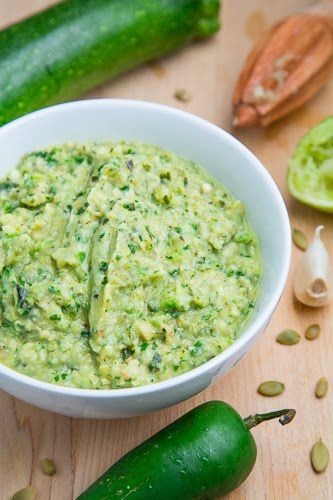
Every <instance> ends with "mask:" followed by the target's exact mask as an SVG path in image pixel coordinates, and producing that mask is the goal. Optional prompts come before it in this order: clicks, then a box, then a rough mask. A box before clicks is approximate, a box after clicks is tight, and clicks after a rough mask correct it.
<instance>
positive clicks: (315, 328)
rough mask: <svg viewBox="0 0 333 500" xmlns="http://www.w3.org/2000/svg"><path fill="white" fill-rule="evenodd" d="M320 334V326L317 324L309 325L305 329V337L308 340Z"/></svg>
mask: <svg viewBox="0 0 333 500" xmlns="http://www.w3.org/2000/svg"><path fill="white" fill-rule="evenodd" d="M319 335H320V326H319V325H317V324H314V325H310V326H308V327H307V329H306V330H305V338H306V339H308V340H314V339H316V338H317V337H319Z"/></svg>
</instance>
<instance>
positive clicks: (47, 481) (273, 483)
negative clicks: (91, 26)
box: [0, 0, 333, 500]
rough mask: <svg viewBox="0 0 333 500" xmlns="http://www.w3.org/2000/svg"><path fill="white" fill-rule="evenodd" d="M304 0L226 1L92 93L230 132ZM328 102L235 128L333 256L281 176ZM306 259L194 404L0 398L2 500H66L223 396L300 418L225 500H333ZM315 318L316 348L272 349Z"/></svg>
mask: <svg viewBox="0 0 333 500" xmlns="http://www.w3.org/2000/svg"><path fill="white" fill-rule="evenodd" d="M51 3H54V2H51V1H47V0H30V1H29V2H26V1H25V0H11V2H8V1H7V0H0V23H1V25H2V26H5V25H7V24H9V23H10V22H13V21H15V20H16V19H19V18H22V17H24V16H26V15H28V14H30V13H32V12H33V11H35V10H38V9H40V8H42V7H44V6H47V5H49V4H51ZM306 3H309V2H306V1H305V0H293V2H289V1H288V0H280V1H279V2H274V1H273V0H269V1H268V0H251V2H244V1H242V0H233V1H232V2H225V5H224V12H223V21H224V28H223V30H222V31H221V32H220V33H219V34H218V35H217V36H216V37H215V38H214V39H212V40H210V41H207V42H205V43H200V44H195V45H194V46H192V47H190V48H187V49H184V50H182V51H180V52H178V53H177V54H176V55H172V56H170V57H167V58H164V59H162V60H161V61H159V62H158V63H154V64H149V65H146V66H144V67H142V68H140V69H138V70H134V71H132V72H130V73H129V74H128V75H126V76H124V77H121V78H118V79H117V80H116V81H115V82H113V83H110V84H107V85H104V86H102V87H100V88H99V89H97V90H95V91H94V92H91V93H90V94H89V96H90V97H109V96H112V97H128V98H135V99H144V100H151V101H156V102H161V103H165V104H169V105H172V106H178V107H180V108H182V109H186V110H188V111H191V112H193V113H195V114H198V115H199V116H202V117H204V118H207V119H208V120H211V121H213V122H214V123H216V124H218V125H220V126H222V127H225V128H227V129H229V128H230V117H231V107H230V98H231V93H232V89H233V86H234V83H235V81H236V78H237V75H238V73H239V70H240V68H241V66H242V62H243V60H244V57H245V55H246V53H247V51H248V49H249V48H250V46H251V43H252V42H253V40H255V39H256V38H257V37H258V36H259V34H260V33H261V32H262V30H263V29H264V28H265V27H267V26H268V25H269V24H271V23H272V22H274V21H275V20H277V19H279V18H281V17H283V16H285V15H287V14H288V13H290V12H292V11H295V10H298V9H301V8H303V7H304V6H305V4H306ZM181 87H185V88H186V89H188V90H189V91H190V93H191V95H192V99H191V101H190V102H189V103H187V104H182V103H179V102H178V101H176V100H175V99H174V97H173V93H174V90H175V89H176V88H181ZM332 102H333V85H332V83H329V84H328V85H327V86H326V87H325V89H323V90H322V91H321V92H320V94H319V95H318V96H317V97H316V98H315V99H313V100H312V101H311V103H309V104H308V105H307V106H306V108H304V109H302V110H300V111H299V112H296V113H294V114H293V115H292V116H291V117H289V118H287V119H285V120H283V121H281V122H280V123H278V124H277V125H274V126H272V127H271V128H269V129H268V130H266V131H247V132H236V131H235V130H232V133H234V134H236V135H237V136H238V137H239V139H240V140H241V141H242V142H244V143H245V144H246V145H247V146H248V147H250V148H251V149H252V150H253V151H254V152H255V154H256V155H257V156H258V157H259V158H260V159H261V160H262V161H263V163H264V164H265V165H266V167H267V168H268V170H269V171H270V172H271V173H272V175H273V177H274V179H275V180H276V182H277V183H278V185H279V187H280V189H281V191H282V193H283V196H284V198H285V200H286V203H287V206H288V210H289V213H290V216H291V221H292V224H293V225H294V226H297V227H300V228H302V229H303V230H304V231H305V232H306V233H307V234H308V236H309V237H311V234H312V232H313V229H314V228H315V226H316V225H318V224H320V223H323V224H325V226H326V228H325V233H324V239H325V241H326V242H327V243H328V244H330V246H331V249H332V247H333V245H332V241H333V225H332V218H331V217H330V216H328V215H324V214H321V213H319V212H315V211H313V210H311V209H308V208H306V207H304V206H301V205H300V204H298V203H296V202H295V201H293V200H292V199H291V198H290V196H289V195H288V193H287V190H286V185H285V174H286V162H287V158H288V156H289V155H290V153H291V152H292V151H293V148H294V146H295V144H296V143H297V140H298V139H299V138H300V137H301V135H302V134H303V133H304V132H305V130H306V129H307V128H308V127H309V126H311V125H313V124H314V123H316V122H317V121H318V120H319V119H321V118H322V117H324V116H325V115H327V114H329V113H332ZM252 188H253V189H255V186H253V187H252ZM258 208H259V209H260V207H258ZM299 257H300V251H298V250H296V249H294V251H293V262H292V269H291V272H290V277H289V281H288V285H287V288H286V291H285V293H284V296H283V299H282V301H281V303H280V305H279V307H278V310H277V311H276V313H275V314H274V317H273V319H272V321H271V323H270V325H269V327H268V329H267V332H266V334H265V335H264V336H263V337H262V339H261V340H260V342H259V343H258V344H257V345H256V346H255V347H254V348H253V349H252V351H251V352H250V353H249V355H248V356H247V357H246V358H245V359H244V360H242V362H241V363H240V364H238V365H237V366H236V367H235V368H234V369H233V371H232V372H231V373H230V374H229V375H228V376H226V377H225V378H224V379H223V380H221V381H220V382H218V383H217V384H215V385H214V386H213V387H211V388H209V389H207V390H206V391H204V392H203V393H201V394H200V395H198V396H197V397H195V398H193V399H191V400H189V401H186V402H184V403H182V404H180V405H177V406H175V407H173V408H170V409H167V410H165V411H161V412H157V413H154V414H152V415H147V416H144V417H139V418H133V419H129V420H115V421H96V420H79V419H69V418H66V417H62V416H59V415H55V414H52V413H48V412H45V411H42V410H39V409H36V408H33V407H31V406H29V405H27V404H25V403H22V402H20V401H18V400H14V398H12V397H10V396H8V395H7V394H5V393H1V394H0V419H1V422H2V425H1V428H0V443H1V446H0V481H1V494H0V497H1V498H4V499H6V498H10V496H11V495H12V494H13V492H15V491H16V490H18V489H19V488H22V487H24V486H26V485H27V484H29V483H30V482H31V483H32V484H34V485H35V487H36V488H37V489H38V491H39V497H38V498H40V499H43V500H44V499H50V500H60V499H61V500H70V499H72V498H73V497H74V496H75V495H77V494H79V493H80V492H81V491H82V490H83V489H84V488H86V487H87V486H88V485H89V484H90V483H91V482H92V481H93V480H95V479H96V478H97V477H98V476H99V475H100V474H101V473H102V472H103V471H104V470H105V469H106V468H107V467H108V466H110V465H111V464H112V463H113V462H114V461H115V460H117V459H118V458H120V457H121V456H122V455H123V454H124V453H125V452H126V451H128V450H129V449H131V448H132V447H133V446H135V445H136V444H138V443H140V442H141V441H142V440H144V439H145V438H147V437H149V436H150V435H151V434H152V433H154V432H156V431H157V430H159V429H160V428H162V427H164V426H165V425H167V424H168V423H170V422H171V421H173V420H174V419H175V418H177V417H178V416H180V415H181V414H183V413H184V412H185V411H188V410H189V409H191V408H192V407H193V406H195V405H198V404H200V403H202V402H203V401H208V400H210V399H224V400H226V401H228V402H229V403H231V404H232V405H234V406H235V407H236V408H238V410H239V411H240V413H241V414H242V415H244V416H245V415H247V414H249V413H252V412H254V411H265V410H270V409H275V408H281V407H286V406H292V407H293V406H294V407H295V408H296V409H297V411H298V415H297V418H296V420H295V421H294V423H293V424H292V425H290V426H288V427H286V428H282V427H280V426H279V425H278V424H276V423H270V424H266V425H263V426H261V427H260V428H258V429H255V430H254V431H253V433H254V435H255V437H256V440H257V443H258V460H257V465H256V467H255V470H254V471H253V473H252V475H251V477H250V479H249V480H248V481H247V482H246V483H245V484H244V485H243V486H242V487H241V488H239V489H238V490H237V491H236V492H234V493H232V494H231V495H230V496H229V499H230V500H239V499H243V498H246V499H247V500H261V499H266V498H267V499H272V498H274V499H278V500H280V499H281V500H282V499H283V500H285V499H310V498H311V499H312V498H316V499H319V500H320V499H330V498H333V481H332V479H333V477H332V468H331V467H330V468H329V469H328V470H327V471H326V473H325V474H322V475H315V474H314V473H313V472H312V470H311V467H310V462H309V450H310V448H311V445H312V443H313V442H314V441H315V440H317V439H318V438H319V437H320V436H321V437H322V438H323V439H324V441H325V442H326V443H327V445H328V446H329V447H330V448H331V449H333V427H332V425H331V423H332V416H333V415H332V413H333V404H332V394H331V393H329V395H328V397H327V398H326V399H324V400H316V399H315V397H314V393H313V391H314V385H315V382H316V380H317V379H318V378H319V377H320V376H322V375H326V376H328V377H329V378H330V380H331V382H333V373H332V371H333V365H332V358H333V342H332V341H331V338H330V336H331V335H332V334H333V327H332V325H331V317H332V313H333V308H332V306H330V307H327V308H324V309H320V310H318V311H316V310H311V309H307V308H305V307H303V306H301V305H299V304H296V303H295V302H294V300H293V296H292V278H293V272H294V268H295V263H296V262H297V260H298V259H299ZM332 257H333V255H332ZM312 322H318V323H320V324H321V326H322V330H323V333H322V336H321V338H320V339H319V340H317V341H314V342H312V343H310V342H308V341H305V340H304V339H302V342H301V343H300V344H298V345H297V346H294V347H290V348H288V347H285V346H281V345H277V344H276V342H275V335H276V333H277V332H278V331H280V330H281V329H283V328H286V327H290V328H295V329H297V330H299V331H300V332H303V331H304V329H305V328H306V327H307V326H308V325H309V324H310V323H312ZM269 378H275V379H280V380H281V381H283V382H285V384H286V391H285V393H284V394H283V395H282V396H280V397H279V398H278V399H276V400H266V399H265V398H263V397H261V396H259V395H257V393H256V388H257V386H258V384H259V383H260V382H262V381H263V380H265V379H269ZM46 456H49V457H52V458H54V460H55V462H56V463H57V466H58V473H57V474H56V476H54V477H52V478H49V477H46V476H44V475H43V474H42V473H41V471H40V467H39V460H40V459H41V458H43V457H46Z"/></svg>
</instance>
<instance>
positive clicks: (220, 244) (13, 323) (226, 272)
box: [0, 142, 260, 389]
mask: <svg viewBox="0 0 333 500" xmlns="http://www.w3.org/2000/svg"><path fill="white" fill-rule="evenodd" d="M0 227H1V232H0V250H1V252H0V297H1V302H0V322H1V326H2V328H1V330H0V331H1V334H0V360H1V362H3V363H4V364H6V365H8V366H10V367H12V368H15V369H16V370H18V371H20V372H22V373H25V374H27V375H30V376H33V377H36V378H39V379H42V380H45V381H48V382H52V383H57V384H61V385H68V386H74V387H86V388H101V389H103V388H110V387H112V388H117V387H128V386H137V385H143V384H147V383H152V382H157V381H160V380H165V379H167V378H170V377H173V376H175V375H178V374H180V373H183V372H185V371H187V370H190V369H191V368H194V367H196V366H199V365H200V364H202V363H204V362H205V361H207V360H209V359H211V358H212V357H214V356H216V355H217V354H218V353H220V352H222V351H223V350H225V349H226V348H227V347H228V346H229V345H231V344H232V343H233V342H234V340H235V338H236V336H237V335H238V333H239V331H240V330H241V328H242V326H243V324H244V322H245V321H246V320H247V318H248V317H249V315H250V314H251V312H252V310H253V305H254V302H255V300H256V297H257V294H258V289H259V281H260V262H259V260H260V259H259V256H258V248H257V247H258V245H257V240H256V237H255V235H254V234H253V231H252V230H251V228H250V227H249V224H248V222H247V219H246V215H245V213H244V208H243V206H242V204H241V202H240V201H238V200H236V199H235V198H234V197H233V196H232V195H231V194H230V193H229V192H228V191H227V190H226V189H225V188H224V187H223V186H221V185H220V184H219V183H218V182H216V181H215V180H213V179H212V178H211V177H210V176H209V175H207V174H206V173H205V172H204V171H203V170H202V169H201V168H200V167H199V166H197V165H195V164H194V163H193V162H191V161H188V160H184V159H182V158H180V157H178V156H176V155H174V154H172V153H169V152H167V151H164V150H161V149H158V148H156V147H154V146H147V145H143V144H139V143H126V142H119V143H113V144H110V143H99V144H82V145H80V144H66V145H63V146H55V147H51V148H48V149H46V150H45V151H37V152H35V153H31V154H28V155H26V156H25V157H24V158H23V159H22V160H21V162H20V163H19V165H18V166H17V167H16V168H15V169H13V170H12V171H11V172H10V173H9V174H8V176H7V177H6V178H5V179H3V180H2V182H1V184H0Z"/></svg>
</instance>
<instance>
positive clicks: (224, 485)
mask: <svg viewBox="0 0 333 500" xmlns="http://www.w3.org/2000/svg"><path fill="white" fill-rule="evenodd" d="M294 416H295V410H280V411H275V412H272V413H266V414H263V415H258V414H256V415H252V416H250V417H247V418H245V419H242V417H241V416H240V415H239V414H238V413H237V411H236V410H235V409H234V408H232V407H231V406H230V405H228V404H227V403H224V402H221V401H209V402H207V403H204V404H202V405H200V406H198V407H196V408H194V409H193V410H192V411H190V412H189V413H186V414H185V415H183V416H182V417H181V418H179V419H178V420H176V421H175V422H174V423H172V424H171V425H169V426H168V427H166V428H165V429H162V430H161V431H160V432H158V433H157V434H155V435H154V436H152V437H151V438H150V439H148V440H147V441H145V442H144V443H142V444H141V445H139V446H138V447H136V448H135V449H133V450H132V451H130V452H129V453H127V455H125V456H124V457H123V458H121V459H120V460H119V461H118V462H117V463H116V464H115V465H113V466H112V467H111V468H110V469H109V470H108V471H107V472H106V473H105V474H104V475H103V476H102V477H101V478H99V479H98V480H97V481H96V482H95V483H94V484H93V485H92V486H90V487H89V488H88V489H87V490H86V491H85V492H84V493H82V494H81V495H80V496H79V497H78V499H79V500H111V499H117V498H119V499H125V498H126V499H131V500H150V499H152V500H153V499H154V500H157V499H158V500H164V499H165V500H177V499H179V500H194V499H197V500H199V499H202V500H203V499H207V500H208V499H213V498H218V497H221V496H222V495H225V494H226V493H228V492H230V491H232V490H233V489H235V488H237V487H238V486H239V485H240V484H241V483H242V482H243V481H245V479H246V478H247V476H248V475H249V474H250V472H251V470H252V468H253V466H254V464H255V461H256V456H257V447H256V443H255V440H254V438H253V436H252V434H251V432H250V429H251V428H252V427H254V426H255V425H258V424H259V423H261V422H263V421H265V420H270V419H272V418H279V421H280V423H281V424H282V425H285V424H287V423H289V422H290V421H291V420H292V419H293V417H294Z"/></svg>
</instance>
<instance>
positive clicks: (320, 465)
mask: <svg viewBox="0 0 333 500" xmlns="http://www.w3.org/2000/svg"><path fill="white" fill-rule="evenodd" d="M310 458H311V464H312V467H313V470H314V471H315V472H324V471H325V470H326V469H327V466H328V463H329V461H330V457H329V452H328V449H327V448H326V446H325V445H324V443H323V442H322V440H321V439H319V441H317V442H316V443H315V444H314V445H313V446H312V448H311V452H310Z"/></svg>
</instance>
